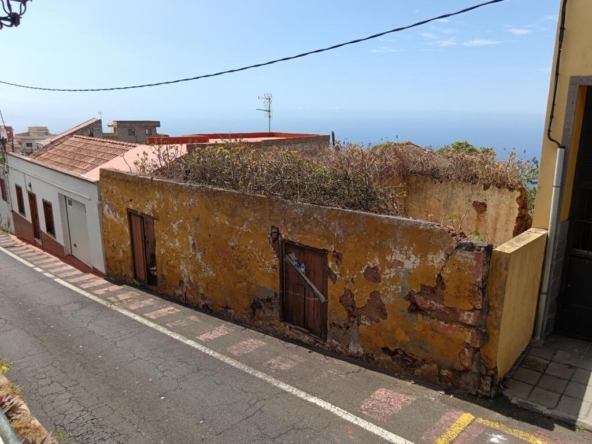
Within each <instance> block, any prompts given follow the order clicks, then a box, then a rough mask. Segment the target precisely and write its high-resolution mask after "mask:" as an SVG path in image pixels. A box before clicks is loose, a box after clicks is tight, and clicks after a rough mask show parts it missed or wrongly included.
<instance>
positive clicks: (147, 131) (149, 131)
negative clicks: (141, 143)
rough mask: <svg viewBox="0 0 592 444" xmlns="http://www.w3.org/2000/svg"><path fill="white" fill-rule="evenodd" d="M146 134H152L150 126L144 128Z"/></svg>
mask: <svg viewBox="0 0 592 444" xmlns="http://www.w3.org/2000/svg"><path fill="white" fill-rule="evenodd" d="M146 135H147V136H151V135H152V128H146Z"/></svg>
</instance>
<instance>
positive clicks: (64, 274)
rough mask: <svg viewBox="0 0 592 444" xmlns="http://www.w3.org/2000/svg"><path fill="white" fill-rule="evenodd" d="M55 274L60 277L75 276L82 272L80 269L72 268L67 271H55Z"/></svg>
mask: <svg viewBox="0 0 592 444" xmlns="http://www.w3.org/2000/svg"><path fill="white" fill-rule="evenodd" d="M56 274H57V275H58V276H59V277H61V278H65V277H69V276H76V275H78V274H82V271H78V270H74V271H69V272H68V273H56Z"/></svg>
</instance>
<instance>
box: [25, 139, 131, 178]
mask: <svg viewBox="0 0 592 444" xmlns="http://www.w3.org/2000/svg"><path fill="white" fill-rule="evenodd" d="M137 146H138V145H137V144H135V143H126V142H117V141H113V140H106V139H99V138H96V137H84V136H72V137H69V138H67V139H63V140H60V141H57V142H56V143H53V144H51V145H50V146H48V147H46V148H43V149H41V150H39V151H36V152H35V153H33V155H31V158H33V159H35V160H36V161H38V162H41V163H43V164H45V165H48V166H54V167H58V168H60V169H62V170H66V171H70V172H73V173H78V174H84V173H88V172H89V171H92V170H94V169H95V168H98V167H99V166H101V165H103V164H105V163H107V162H109V161H110V160H112V159H115V158H116V157H117V156H121V155H122V154H125V153H126V152H128V151H129V150H131V149H132V148H135V147H137Z"/></svg>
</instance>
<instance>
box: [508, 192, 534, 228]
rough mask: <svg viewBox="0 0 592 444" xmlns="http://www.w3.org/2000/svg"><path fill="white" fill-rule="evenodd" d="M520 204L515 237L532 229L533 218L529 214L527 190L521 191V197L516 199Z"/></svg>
mask: <svg viewBox="0 0 592 444" xmlns="http://www.w3.org/2000/svg"><path fill="white" fill-rule="evenodd" d="M516 203H517V204H518V216H516V224H515V225H514V232H513V233H512V235H513V236H514V237H516V236H518V235H519V234H522V233H524V232H525V231H527V230H529V229H530V228H531V227H532V216H531V215H530V213H529V212H528V200H527V198H526V190H525V189H522V190H520V195H519V196H518V197H517V198H516Z"/></svg>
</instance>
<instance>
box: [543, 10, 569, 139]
mask: <svg viewBox="0 0 592 444" xmlns="http://www.w3.org/2000/svg"><path fill="white" fill-rule="evenodd" d="M566 15H567V0H563V5H562V7H561V25H560V27H559V39H558V41H557V42H558V43H557V61H556V63H555V85H554V86H553V101H552V103H551V111H550V113H549V127H548V128H547V139H549V140H550V141H551V142H553V143H554V144H556V145H557V148H560V149H564V148H565V146H563V145H562V144H561V142H559V141H558V140H556V139H554V138H553V135H552V134H551V133H552V130H551V127H552V126H553V119H554V118H555V107H556V106H557V89H558V88H559V67H560V66H561V52H562V50H563V39H564V38H565V20H566Z"/></svg>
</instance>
